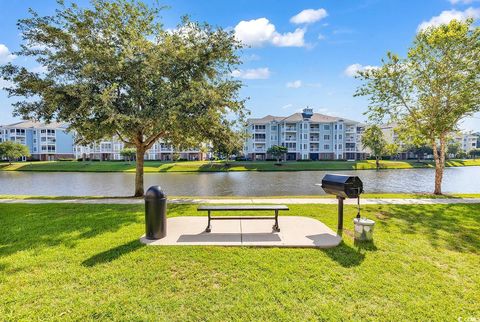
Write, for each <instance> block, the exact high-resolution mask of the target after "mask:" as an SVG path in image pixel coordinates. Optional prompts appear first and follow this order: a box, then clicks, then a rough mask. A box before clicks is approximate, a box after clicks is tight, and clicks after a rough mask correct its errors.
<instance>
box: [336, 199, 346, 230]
mask: <svg viewBox="0 0 480 322" xmlns="http://www.w3.org/2000/svg"><path fill="white" fill-rule="evenodd" d="M337 199H338V227H337V228H338V230H343V200H345V198H343V197H337Z"/></svg>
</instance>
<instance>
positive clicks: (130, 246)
mask: <svg viewBox="0 0 480 322" xmlns="http://www.w3.org/2000/svg"><path fill="white" fill-rule="evenodd" d="M141 247H145V245H144V244H142V243H141V242H140V241H139V240H138V239H134V240H132V241H130V242H128V243H126V244H123V245H120V246H117V247H115V248H112V249H109V250H106V251H104V252H101V253H98V254H97V255H94V256H92V257H90V258H88V259H86V260H84V261H83V262H82V265H83V266H86V267H94V266H96V265H98V264H104V263H109V262H111V261H114V260H116V259H118V258H119V257H121V256H123V255H125V254H128V253H131V252H134V251H136V250H137V249H139V248H141Z"/></svg>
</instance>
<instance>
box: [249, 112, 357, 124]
mask: <svg viewBox="0 0 480 322" xmlns="http://www.w3.org/2000/svg"><path fill="white" fill-rule="evenodd" d="M302 120H303V116H302V113H294V114H292V115H290V116H273V115H267V116H265V117H262V118H250V119H248V122H249V123H251V124H265V123H270V122H272V121H277V122H300V121H302ZM310 120H311V121H312V122H319V123H330V122H338V121H344V122H347V123H360V122H357V121H352V120H348V119H345V118H342V117H336V116H330V115H325V114H320V113H313V115H312V117H311V118H310Z"/></svg>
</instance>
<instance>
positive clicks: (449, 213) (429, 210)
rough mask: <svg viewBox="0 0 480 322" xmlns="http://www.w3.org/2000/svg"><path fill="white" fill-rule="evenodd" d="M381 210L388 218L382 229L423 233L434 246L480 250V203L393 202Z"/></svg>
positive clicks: (406, 232) (461, 249)
mask: <svg viewBox="0 0 480 322" xmlns="http://www.w3.org/2000/svg"><path fill="white" fill-rule="evenodd" d="M369 207H372V206H369ZM377 210H378V208H377ZM373 211H375V210H373ZM382 213H383V215H385V216H387V218H388V219H389V220H381V222H380V223H381V226H380V227H381V228H380V227H379V229H382V230H384V231H388V230H397V229H399V230H400V233H401V234H402V235H411V234H420V235H423V236H425V237H427V238H428V240H429V242H430V244H431V245H432V246H433V247H435V248H446V249H449V250H453V251H459V252H470V253H480V204H449V205H390V206H388V208H386V210H385V211H383V212H382ZM392 219H395V220H392ZM395 226H397V227H395Z"/></svg>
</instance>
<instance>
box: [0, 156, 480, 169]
mask: <svg viewBox="0 0 480 322" xmlns="http://www.w3.org/2000/svg"><path fill="white" fill-rule="evenodd" d="M446 166H448V167H461V166H480V159H479V160H448V161H447V163H446ZM434 167H435V165H434V163H433V162H421V163H418V162H416V161H381V168H382V169H412V168H434ZM373 169H375V161H372V160H365V161H355V162H353V161H352V162H349V161H315V162H313V161H312V162H284V163H282V165H281V166H277V165H275V163H274V162H261V161H255V162H235V161H232V162H229V163H228V164H226V163H225V162H206V161H188V162H160V161H146V162H145V167H144V170H145V172H224V171H315V170H373ZM0 170H3V171H51V172H55V171H59V172H69V171H71V172H135V164H134V163H128V162H123V161H117V162H113V161H103V162H78V161H43V162H15V163H12V164H8V163H3V164H0Z"/></svg>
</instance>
